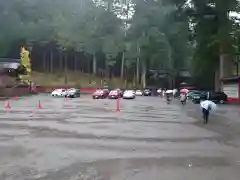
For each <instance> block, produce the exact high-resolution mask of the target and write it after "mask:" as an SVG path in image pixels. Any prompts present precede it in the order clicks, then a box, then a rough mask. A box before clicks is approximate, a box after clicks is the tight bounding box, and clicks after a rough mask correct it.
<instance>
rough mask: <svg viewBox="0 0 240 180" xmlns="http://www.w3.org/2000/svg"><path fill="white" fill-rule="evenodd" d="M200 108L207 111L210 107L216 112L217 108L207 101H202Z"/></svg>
mask: <svg viewBox="0 0 240 180" xmlns="http://www.w3.org/2000/svg"><path fill="white" fill-rule="evenodd" d="M200 106H201V108H204V109H208V107H209V106H210V107H211V110H212V111H216V108H217V105H216V104H215V103H214V102H212V101H209V100H205V101H202V102H201V103H200Z"/></svg>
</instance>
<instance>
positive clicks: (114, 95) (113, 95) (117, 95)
mask: <svg viewBox="0 0 240 180" xmlns="http://www.w3.org/2000/svg"><path fill="white" fill-rule="evenodd" d="M120 97H121V95H120V90H118V89H117V90H112V91H110V93H109V94H108V99H118V98H120Z"/></svg>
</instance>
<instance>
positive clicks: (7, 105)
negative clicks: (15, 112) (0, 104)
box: [5, 101, 11, 109]
mask: <svg viewBox="0 0 240 180" xmlns="http://www.w3.org/2000/svg"><path fill="white" fill-rule="evenodd" d="M5 108H6V109H11V105H10V102H9V101H7V102H6V104H5Z"/></svg>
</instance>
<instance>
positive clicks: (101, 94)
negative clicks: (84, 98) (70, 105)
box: [92, 89, 109, 99]
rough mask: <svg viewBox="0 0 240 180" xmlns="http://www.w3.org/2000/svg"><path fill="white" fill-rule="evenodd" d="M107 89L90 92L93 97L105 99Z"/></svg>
mask: <svg viewBox="0 0 240 180" xmlns="http://www.w3.org/2000/svg"><path fill="white" fill-rule="evenodd" d="M108 94H109V90H107V89H98V90H96V91H95V92H94V93H93V94H92V98H93V99H105V98H107V97H108Z"/></svg>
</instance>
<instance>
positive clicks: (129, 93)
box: [123, 90, 135, 99]
mask: <svg viewBox="0 0 240 180" xmlns="http://www.w3.org/2000/svg"><path fill="white" fill-rule="evenodd" d="M123 99H135V92H134V91H133V90H126V91H124V93H123Z"/></svg>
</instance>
